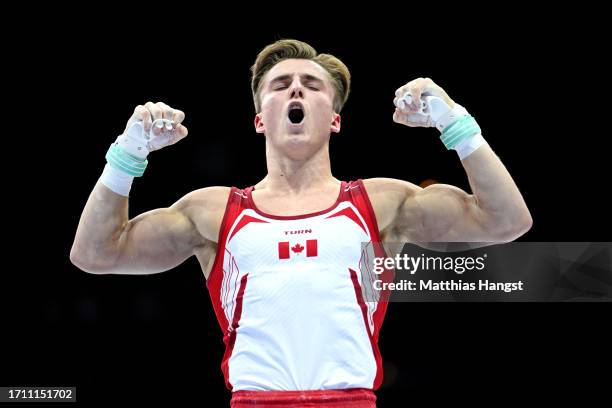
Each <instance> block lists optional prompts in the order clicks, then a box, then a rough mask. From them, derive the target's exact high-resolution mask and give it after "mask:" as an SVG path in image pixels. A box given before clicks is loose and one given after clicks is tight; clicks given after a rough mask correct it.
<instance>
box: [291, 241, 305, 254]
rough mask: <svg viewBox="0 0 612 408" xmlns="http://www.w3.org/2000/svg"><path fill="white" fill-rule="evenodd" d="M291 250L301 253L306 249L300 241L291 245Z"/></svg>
mask: <svg viewBox="0 0 612 408" xmlns="http://www.w3.org/2000/svg"><path fill="white" fill-rule="evenodd" d="M291 250H292V251H293V252H295V253H297V254H299V253H300V252H302V251H303V250H304V247H303V246H301V245H300V243H299V242H298V243H297V244H295V245H294V246H292V247H291Z"/></svg>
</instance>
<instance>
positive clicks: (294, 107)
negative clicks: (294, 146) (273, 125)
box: [288, 102, 304, 124]
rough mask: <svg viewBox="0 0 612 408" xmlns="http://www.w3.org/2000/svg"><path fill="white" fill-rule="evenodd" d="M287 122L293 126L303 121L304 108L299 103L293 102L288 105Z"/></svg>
mask: <svg viewBox="0 0 612 408" xmlns="http://www.w3.org/2000/svg"><path fill="white" fill-rule="evenodd" d="M288 117H289V121H290V122H291V123H293V124H299V123H302V121H303V120H304V107H303V106H302V104H301V103H299V102H294V103H292V104H290V105H289V112H288Z"/></svg>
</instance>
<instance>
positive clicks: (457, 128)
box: [440, 115, 481, 150]
mask: <svg viewBox="0 0 612 408" xmlns="http://www.w3.org/2000/svg"><path fill="white" fill-rule="evenodd" d="M478 133H481V130H480V126H478V123H476V119H474V117H472V116H471V115H465V116H462V117H460V118H459V119H457V120H456V121H454V122H453V123H451V124H450V125H449V126H447V127H446V128H445V129H444V131H443V132H442V134H441V135H440V140H442V143H444V146H446V148H447V149H448V150H451V149H454V148H455V146H457V144H458V143H459V142H461V141H462V140H465V139H467V138H469V137H472V136H474V135H477V134H478Z"/></svg>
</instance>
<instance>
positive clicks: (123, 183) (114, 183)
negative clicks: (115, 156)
mask: <svg viewBox="0 0 612 408" xmlns="http://www.w3.org/2000/svg"><path fill="white" fill-rule="evenodd" d="M100 181H101V182H102V184H104V185H105V186H106V187H108V188H109V189H111V190H112V191H114V192H115V193H117V194H119V195H122V196H124V197H128V196H129V193H130V189H131V188H132V181H134V177H133V176H130V175H129V174H126V173H124V172H122V171H121V170H118V169H116V168H114V167H113V166H111V165H110V164H108V163H106V166H104V171H103V172H102V176H100Z"/></svg>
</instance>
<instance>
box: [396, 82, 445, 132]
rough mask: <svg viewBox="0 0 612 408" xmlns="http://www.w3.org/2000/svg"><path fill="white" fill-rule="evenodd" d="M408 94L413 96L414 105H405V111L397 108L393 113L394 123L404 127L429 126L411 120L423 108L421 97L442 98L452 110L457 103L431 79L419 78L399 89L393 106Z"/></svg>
mask: <svg viewBox="0 0 612 408" xmlns="http://www.w3.org/2000/svg"><path fill="white" fill-rule="evenodd" d="M407 93H410V94H411V95H412V103H411V104H407V105H405V106H404V108H403V109H400V108H398V107H397V106H396V108H395V112H394V113H393V121H394V122H396V123H401V124H402V125H406V126H410V127H427V126H428V125H426V124H424V123H421V122H415V121H411V120H409V116H410V115H414V114H415V113H417V112H418V111H419V107H420V106H421V95H433V96H438V97H440V98H442V99H443V100H444V102H446V104H447V105H448V106H450V108H451V109H452V108H454V107H455V102H454V101H453V100H452V99H451V98H450V97H449V96H448V94H447V93H446V92H445V91H444V89H442V88H441V87H440V86H438V85H436V84H435V83H434V81H432V80H431V79H430V78H417V79H415V80H412V81H410V82H408V83H407V84H406V85H404V86H402V87H400V88H398V89H397V91H395V98H394V99H393V104H394V105H397V101H398V100H400V99H402V98H403V97H404V95H406V94H407ZM413 117H414V116H413Z"/></svg>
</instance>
